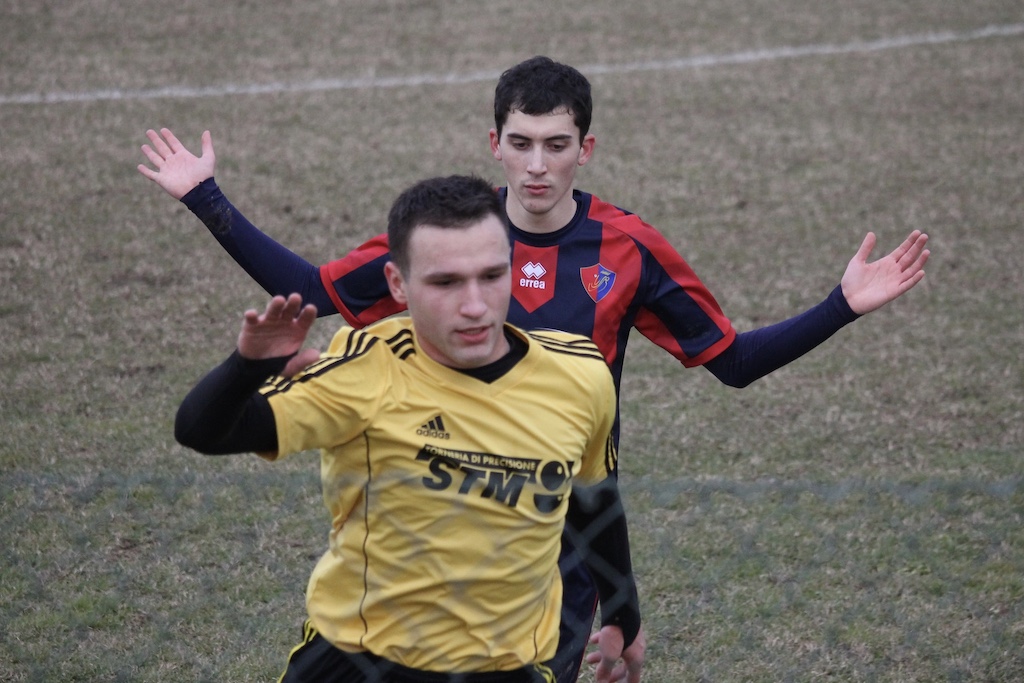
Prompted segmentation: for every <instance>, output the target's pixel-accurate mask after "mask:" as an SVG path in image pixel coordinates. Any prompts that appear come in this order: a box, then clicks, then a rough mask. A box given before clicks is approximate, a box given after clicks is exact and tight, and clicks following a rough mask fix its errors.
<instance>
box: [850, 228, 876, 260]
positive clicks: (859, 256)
mask: <svg viewBox="0 0 1024 683" xmlns="http://www.w3.org/2000/svg"><path fill="white" fill-rule="evenodd" d="M876 241H877V238H876V237H875V233H873V232H869V233H868V234H866V235H864V241H863V242H861V243H860V248H859V249H857V253H856V254H855V255H854V257H853V258H854V259H855V260H858V261H860V262H862V263H866V262H867V260H868V256H870V255H871V252H872V251H873V250H874V248H875V242H876Z"/></svg>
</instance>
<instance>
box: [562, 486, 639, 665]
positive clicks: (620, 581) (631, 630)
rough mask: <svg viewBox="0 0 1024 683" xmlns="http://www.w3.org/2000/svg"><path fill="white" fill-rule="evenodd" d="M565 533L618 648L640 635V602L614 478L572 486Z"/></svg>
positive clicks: (620, 499)
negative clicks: (618, 636) (618, 637)
mask: <svg viewBox="0 0 1024 683" xmlns="http://www.w3.org/2000/svg"><path fill="white" fill-rule="evenodd" d="M565 531H566V534H567V535H568V536H569V540H570V541H571V542H572V544H573V546H574V547H575V548H577V549H580V550H581V552H582V555H583V558H584V562H585V563H586V565H587V569H588V570H589V571H590V575H591V577H592V578H593V579H594V584H595V585H596V586H597V594H598V597H599V599H600V601H601V626H609V625H613V626H618V627H619V628H621V629H622V635H623V638H624V643H625V645H624V647H629V646H630V645H631V644H632V643H633V641H634V640H635V639H636V636H637V634H638V633H639V632H640V599H639V596H638V595H637V589H636V582H635V580H634V578H633V565H632V561H631V560H630V554H629V532H628V529H627V526H626V513H625V510H623V508H622V498H621V497H620V496H619V488H618V484H617V482H616V480H615V478H614V477H608V478H607V479H605V480H604V481H602V482H600V483H598V484H594V485H593V486H574V487H573V490H572V495H571V496H570V497H569V509H568V512H567V514H566V519H565Z"/></svg>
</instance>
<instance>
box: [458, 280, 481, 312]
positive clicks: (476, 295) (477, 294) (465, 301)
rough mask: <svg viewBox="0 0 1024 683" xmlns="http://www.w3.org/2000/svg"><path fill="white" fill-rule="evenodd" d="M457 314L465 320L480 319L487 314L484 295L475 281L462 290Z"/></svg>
mask: <svg viewBox="0 0 1024 683" xmlns="http://www.w3.org/2000/svg"><path fill="white" fill-rule="evenodd" d="M459 313H461V314H462V315H463V316H465V317H467V318H474V319H476V318H481V317H483V315H484V314H485V313H487V302H486V301H485V300H484V293H483V290H482V289H481V287H480V283H478V282H476V281H475V280H474V281H472V282H470V283H468V284H467V285H466V287H465V290H464V296H463V298H462V303H461V305H460V306H459Z"/></svg>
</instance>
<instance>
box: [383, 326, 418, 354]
mask: <svg viewBox="0 0 1024 683" xmlns="http://www.w3.org/2000/svg"><path fill="white" fill-rule="evenodd" d="M384 341H385V343H386V344H387V345H388V347H389V348H390V349H391V353H393V354H395V355H396V356H398V358H399V359H400V360H405V359H406V358H408V357H409V356H411V355H412V354H414V353H416V345H415V344H413V341H412V330H408V329H407V330H401V331H399V333H398V334H396V335H395V336H393V337H391V338H390V339H386V340H384Z"/></svg>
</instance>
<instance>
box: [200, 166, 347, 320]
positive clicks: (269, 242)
mask: <svg viewBox="0 0 1024 683" xmlns="http://www.w3.org/2000/svg"><path fill="white" fill-rule="evenodd" d="M181 202H182V204H184V205H185V206H186V207H188V209H189V210H190V211H191V212H192V213H194V214H195V215H196V217H197V218H199V220H201V221H202V222H203V225H205V226H206V227H207V229H209V231H210V233H211V234H212V235H213V236H214V238H215V239H216V240H217V242H219V243H220V245H221V246H222V247H224V250H225V251H226V252H228V255H229V256H231V258H233V259H234V260H235V261H236V262H237V263H238V265H240V266H241V267H242V269H243V270H245V272H246V273H248V274H249V277H251V278H252V279H253V280H255V281H256V283H257V284H259V286H260V287H263V289H265V290H267V292H268V293H269V294H271V295H278V294H280V295H281V296H288V295H289V294H292V293H297V294H300V295H301V296H302V301H303V303H311V304H313V305H315V306H316V310H317V315H318V316H325V315H333V314H335V313H337V312H338V309H337V307H336V306H335V305H334V302H333V301H331V297H330V295H329V294H328V293H327V290H326V289H325V288H324V284H323V281H322V280H321V279H320V268H319V267H317V266H314V265H313V264H312V263H310V262H309V261H307V260H306V259H304V258H302V257H301V256H299V255H298V254H296V253H294V252H293V251H290V250H289V249H287V248H285V247H284V246H282V245H280V244H278V243H277V242H275V241H274V240H273V239H271V238H270V237H268V236H267V235H266V234H264V233H263V232H261V231H260V230H259V228H257V227H256V226H255V225H253V224H252V223H250V222H249V220H248V219H247V218H246V217H245V216H243V215H242V212H241V211H239V210H238V209H237V208H235V206H234V205H233V204H232V203H231V202H230V201H228V198H227V197H225V196H224V193H223V192H221V189H220V188H219V187H218V186H217V183H216V182H215V181H214V179H213V178H207V179H206V180H204V181H203V182H201V183H199V185H197V186H196V187H194V188H192V190H190V191H189V192H188V194H186V195H185V196H184V197H182V198H181Z"/></svg>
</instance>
